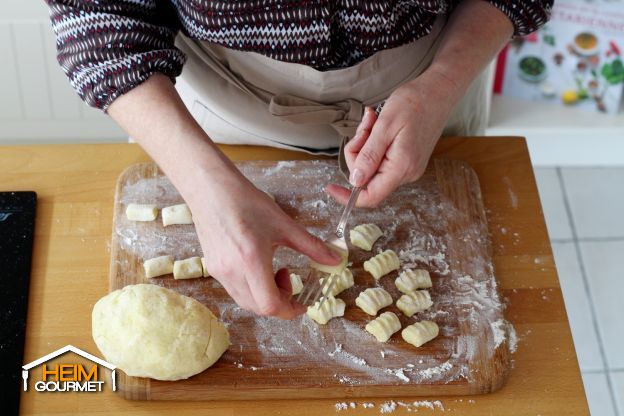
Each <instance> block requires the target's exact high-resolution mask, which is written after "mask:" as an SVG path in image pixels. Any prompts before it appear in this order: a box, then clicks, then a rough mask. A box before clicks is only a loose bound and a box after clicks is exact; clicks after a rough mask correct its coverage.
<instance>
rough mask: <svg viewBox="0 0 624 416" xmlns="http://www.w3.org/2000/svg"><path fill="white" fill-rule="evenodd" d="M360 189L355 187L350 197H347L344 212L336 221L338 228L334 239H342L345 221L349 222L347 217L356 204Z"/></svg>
mask: <svg viewBox="0 0 624 416" xmlns="http://www.w3.org/2000/svg"><path fill="white" fill-rule="evenodd" d="M361 190H362V187H360V186H356V187H354V188H353V189H352V190H351V196H350V197H349V202H347V206H346V207H345V209H344V211H342V215H341V216H340V221H338V227H336V237H338V238H343V237H344V232H345V227H346V226H347V221H348V220H349V215H351V210H353V207H354V206H355V203H356V202H357V199H358V196H359V195H360V191H361Z"/></svg>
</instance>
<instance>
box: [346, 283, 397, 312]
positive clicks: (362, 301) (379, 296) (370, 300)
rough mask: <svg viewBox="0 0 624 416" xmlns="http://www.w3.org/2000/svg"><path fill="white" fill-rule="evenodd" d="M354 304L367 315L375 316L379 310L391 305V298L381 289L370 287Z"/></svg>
mask: <svg viewBox="0 0 624 416" xmlns="http://www.w3.org/2000/svg"><path fill="white" fill-rule="evenodd" d="M355 304H356V305H357V306H358V307H359V308H360V309H362V310H363V311H364V312H366V313H367V314H369V315H372V316H375V315H377V312H379V310H380V309H382V308H385V307H386V306H389V305H392V296H390V293H388V292H386V290H385V289H384V288H381V287H370V288H368V289H366V290H365V291H363V292H361V293H360V294H359V295H358V297H357V298H356V299H355Z"/></svg>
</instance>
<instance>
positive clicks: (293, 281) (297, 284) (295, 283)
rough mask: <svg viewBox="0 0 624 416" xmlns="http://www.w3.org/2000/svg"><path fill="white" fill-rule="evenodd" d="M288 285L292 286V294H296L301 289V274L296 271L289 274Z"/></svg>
mask: <svg viewBox="0 0 624 416" xmlns="http://www.w3.org/2000/svg"><path fill="white" fill-rule="evenodd" d="M290 287H292V294H293V295H298V294H299V293H301V291H302V290H303V282H302V281H301V276H299V275H298V274H296V273H291V274H290Z"/></svg>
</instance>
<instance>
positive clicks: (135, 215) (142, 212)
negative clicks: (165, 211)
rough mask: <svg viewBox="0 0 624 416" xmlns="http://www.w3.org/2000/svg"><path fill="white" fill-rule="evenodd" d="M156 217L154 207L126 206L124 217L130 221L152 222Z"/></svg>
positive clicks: (142, 205) (146, 205)
mask: <svg viewBox="0 0 624 416" xmlns="http://www.w3.org/2000/svg"><path fill="white" fill-rule="evenodd" d="M157 216H158V208H156V205H148V204H128V206H127V207H126V217H127V218H128V219H129V220H130V221H154V220H155V219H156V217H157Z"/></svg>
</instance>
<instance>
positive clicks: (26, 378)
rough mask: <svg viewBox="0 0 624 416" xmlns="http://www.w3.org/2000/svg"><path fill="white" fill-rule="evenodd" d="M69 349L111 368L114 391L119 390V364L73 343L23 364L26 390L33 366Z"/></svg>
mask: <svg viewBox="0 0 624 416" xmlns="http://www.w3.org/2000/svg"><path fill="white" fill-rule="evenodd" d="M69 351H71V352H73V353H74V354H76V355H79V356H81V357H82V358H86V359H87V360H90V361H93V362H94V363H97V364H99V365H101V366H102V367H106V368H108V369H109V370H111V372H112V374H111V378H112V380H113V391H117V385H116V383H115V369H116V368H117V366H115V365H113V364H111V363H109V362H107V361H104V360H102V359H101V358H98V357H96V356H95V355H91V354H89V353H88V352H86V351H83V350H81V349H80V348H76V347H74V346H73V345H65V346H64V347H63V348H59V349H58V350H56V351H53V352H51V353H50V354H48V355H44V356H43V357H41V358H39V359H37V360H35V361H33V362H31V363H28V364H26V365H23V366H22V379H23V380H24V391H26V390H28V372H29V371H30V369H31V368H34V367H37V366H39V365H41V364H43V363H45V362H46V361H50V360H51V359H53V358H56V357H58V356H60V355H63V354H65V353H66V352H69Z"/></svg>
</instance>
